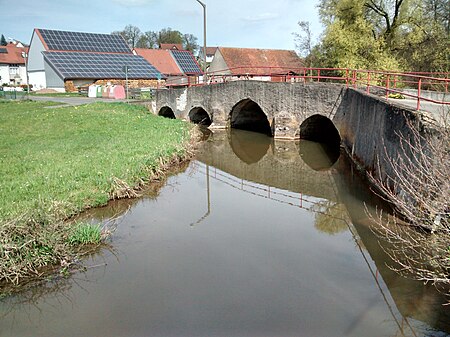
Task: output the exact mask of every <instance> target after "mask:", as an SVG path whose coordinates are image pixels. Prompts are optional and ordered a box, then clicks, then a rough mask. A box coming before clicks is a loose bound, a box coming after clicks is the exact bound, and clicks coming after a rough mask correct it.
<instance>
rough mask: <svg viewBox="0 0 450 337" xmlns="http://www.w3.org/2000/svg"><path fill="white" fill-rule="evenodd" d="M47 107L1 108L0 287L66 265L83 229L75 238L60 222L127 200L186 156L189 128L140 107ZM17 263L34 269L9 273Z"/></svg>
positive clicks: (9, 105)
mask: <svg viewBox="0 0 450 337" xmlns="http://www.w3.org/2000/svg"><path fill="white" fill-rule="evenodd" d="M46 105H48V104H47V103H45V102H30V101H20V102H7V101H0V134H1V142H0V160H1V162H0V203H1V206H0V207H1V208H0V237H1V239H0V259H1V260H2V262H0V282H1V281H9V282H17V281H19V279H20V277H25V276H28V274H29V273H30V272H32V271H33V269H34V270H35V271H36V269H37V268H39V267H41V266H43V265H47V264H54V263H59V262H60V261H61V260H67V259H70V257H71V256H72V252H71V251H68V252H64V249H65V250H67V249H68V248H67V247H69V246H71V245H73V243H74V242H75V243H76V242H78V243H84V241H83V240H82V239H80V240H78V239H74V238H77V237H78V235H80V233H84V232H88V231H89V229H86V228H82V227H83V226H81V227H80V226H79V225H77V226H74V227H75V228H77V232H76V233H75V232H73V229H71V228H70V227H71V226H68V225H67V224H64V223H63V222H62V220H64V219H66V218H67V217H69V216H70V215H73V214H76V213H79V212H80V211H82V210H83V209H86V208H88V207H95V206H99V205H103V204H105V203H106V202H107V201H108V200H109V199H111V198H113V197H117V196H120V195H126V194H127V191H129V189H128V187H131V188H133V187H136V186H137V185H139V184H141V183H142V182H145V181H147V180H148V179H149V177H150V176H151V175H152V174H154V173H155V172H157V171H158V170H159V167H160V165H161V162H162V161H164V160H168V159H169V158H173V157H175V156H179V157H182V156H183V155H184V154H185V150H186V145H187V141H188V138H189V126H188V125H187V124H185V123H183V122H181V121H179V120H170V119H165V118H161V117H157V116H155V115H152V114H149V113H147V111H146V109H145V108H143V107H139V106H134V105H127V104H123V103H114V104H111V103H108V104H102V103H96V104H92V105H86V106H79V107H64V108H52V109H47V108H45V106H46ZM41 232H43V234H42V233H41ZM96 237H97V236H96ZM97 241H98V240H97ZM61 245H62V246H64V247H60V246H61ZM66 246H67V247H66ZM59 248H61V249H62V250H63V252H62V253H58V251H59ZM25 249H27V251H28V252H31V253H27V252H25V251H24V250H25ZM69 250H70V249H69ZM30 254H31V255H36V256H37V257H38V262H37V264H34V262H30V261H31V260H33V258H32V257H30V256H29V255H30ZM52 254H55V256H53V255H52ZM58 254H60V255H58ZM42 255H45V256H44V257H46V258H45V259H44V260H41V258H42ZM47 255H48V256H47ZM11 258H14V259H15V260H14V259H13V260H14V261H13V260H11V261H9V262H8V263H6V262H5V261H6V259H11ZM17 264H24V265H27V264H31V265H32V268H28V269H29V270H28V272H25V271H23V273H22V272H17V273H13V274H11V269H15V268H19V267H20V266H18V265H17ZM19 269H20V268H19ZM10 274H11V275H12V276H11V275H10ZM8 275H10V276H8Z"/></svg>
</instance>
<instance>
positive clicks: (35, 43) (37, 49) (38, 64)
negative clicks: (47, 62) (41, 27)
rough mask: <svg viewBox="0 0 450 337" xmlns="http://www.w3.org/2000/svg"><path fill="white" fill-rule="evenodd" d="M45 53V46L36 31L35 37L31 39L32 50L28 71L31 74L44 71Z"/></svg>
mask: <svg viewBox="0 0 450 337" xmlns="http://www.w3.org/2000/svg"><path fill="white" fill-rule="evenodd" d="M43 51H45V48H44V45H43V44H42V41H41V39H40V38H39V36H38V35H37V34H36V32H35V31H34V32H33V36H32V37H31V43H30V48H29V49H28V70H29V71H30V72H31V71H43V70H44V56H43V55H42V52H43Z"/></svg>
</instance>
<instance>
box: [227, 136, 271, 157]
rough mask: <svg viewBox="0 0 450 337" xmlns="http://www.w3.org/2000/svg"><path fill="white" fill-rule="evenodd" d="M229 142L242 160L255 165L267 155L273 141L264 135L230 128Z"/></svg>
mask: <svg viewBox="0 0 450 337" xmlns="http://www.w3.org/2000/svg"><path fill="white" fill-rule="evenodd" d="M228 141H229V143H230V146H231V149H232V150H233V152H234V154H235V155H236V156H237V157H238V158H239V159H240V160H242V161H243V162H244V163H246V164H255V163H257V162H259V161H260V160H261V159H262V158H263V157H264V156H265V155H266V153H267V151H268V150H269V148H270V145H271V144H272V141H273V139H272V138H271V137H267V136H266V135H264V134H262V133H256V132H251V131H244V130H236V129H231V128H230V129H229V131H228Z"/></svg>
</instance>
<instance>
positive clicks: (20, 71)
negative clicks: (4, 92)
mask: <svg viewBox="0 0 450 337" xmlns="http://www.w3.org/2000/svg"><path fill="white" fill-rule="evenodd" d="M27 52H28V48H26V47H24V46H23V44H16V43H13V42H10V43H8V44H7V45H6V46H0V85H1V84H8V85H21V84H27V74H26V68H25V58H24V56H25V54H26V53H27Z"/></svg>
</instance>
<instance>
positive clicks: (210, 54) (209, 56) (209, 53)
mask: <svg viewBox="0 0 450 337" xmlns="http://www.w3.org/2000/svg"><path fill="white" fill-rule="evenodd" d="M218 48H219V47H206V63H207V64H210V63H211V62H212V61H213V60H214V55H215V54H216V50H217V49H218ZM198 57H199V58H200V59H201V60H203V59H204V57H203V47H200V52H199V54H198Z"/></svg>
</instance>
